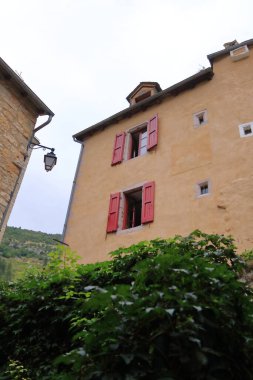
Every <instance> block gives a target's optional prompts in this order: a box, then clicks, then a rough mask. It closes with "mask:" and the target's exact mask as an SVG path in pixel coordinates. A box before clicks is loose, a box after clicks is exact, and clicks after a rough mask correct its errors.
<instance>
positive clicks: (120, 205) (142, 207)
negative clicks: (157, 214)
mask: <svg viewBox="0 0 253 380" xmlns="http://www.w3.org/2000/svg"><path fill="white" fill-rule="evenodd" d="M154 193H155V183H154V182H147V183H145V184H144V185H143V186H142V187H138V188H134V189H131V190H128V191H125V192H123V193H121V194H120V193H116V194H111V196H110V204H109V214H108V222H107V232H115V231H117V229H118V226H120V227H119V228H120V229H121V228H122V229H130V228H134V227H138V226H140V225H142V224H145V223H150V222H153V220H154ZM120 209H121V210H122V211H120ZM121 218H122V219H121Z"/></svg>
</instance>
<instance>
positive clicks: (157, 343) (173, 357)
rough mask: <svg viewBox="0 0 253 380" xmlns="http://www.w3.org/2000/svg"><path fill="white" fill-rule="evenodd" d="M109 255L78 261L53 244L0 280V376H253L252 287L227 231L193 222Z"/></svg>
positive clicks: (162, 379) (62, 379)
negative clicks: (36, 261)
mask: <svg viewBox="0 0 253 380" xmlns="http://www.w3.org/2000/svg"><path fill="white" fill-rule="evenodd" d="M112 257H113V259H112V260H111V261H109V262H104V263H98V264H90V265H85V266H84V265H77V261H76V260H77V258H76V255H75V254H74V253H72V252H71V251H70V250H68V249H66V248H65V247H59V248H58V249H57V251H56V252H55V253H53V254H52V255H51V259H50V261H49V263H48V265H47V267H46V268H45V269H43V270H41V271H39V270H33V271H32V272H31V271H30V272H29V273H27V275H26V277H25V278H24V279H23V280H20V281H18V282H16V283H13V284H9V285H8V284H6V283H2V284H1V285H0V326H1V329H0V352H1V356H0V380H4V379H6V380H12V379H17V380H19V379H22V377H16V378H15V377H13V376H14V374H15V376H21V375H22V376H23V378H24V379H29V380H30V379H32V380H37V379H38V380H72V379H73V380H109V379H110V380H121V379H122V380H131V379H133V380H135V379H147V380H148V379H150V380H151V379H152V380H166V379H167V380H184V379H186V380H202V379H206V380H215V379H216V380H219V379H220V380H223V379H224V380H227V379H231V380H252V379H253V363H252V357H253V340H252V337H253V298H252V291H251V290H250V289H249V288H248V287H247V286H246V285H245V284H244V283H242V282H241V281H240V273H241V270H242V268H243V265H244V264H243V261H242V260H241V259H240V258H239V257H238V256H237V255H236V252H235V247H234V243H233V239H232V238H231V237H224V236H220V235H207V234H204V233H202V232H200V231H194V232H193V233H192V234H190V235H189V236H187V237H181V236H176V237H175V238H171V239H155V240H152V241H145V242H141V243H139V244H136V245H132V246H130V247H128V248H120V249H118V250H116V251H114V252H113V253H112ZM10 358H11V359H10ZM11 370H12V371H14V372H13V373H12V374H11V372H10V371H11ZM15 371H16V372H15ZM18 371H20V373H19V372H18ZM22 371H23V372H22ZM11 376H12V377H11Z"/></svg>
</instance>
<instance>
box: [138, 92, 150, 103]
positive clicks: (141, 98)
mask: <svg viewBox="0 0 253 380" xmlns="http://www.w3.org/2000/svg"><path fill="white" fill-rule="evenodd" d="M150 96H151V91H146V92H144V94H141V95H139V96H137V97H136V98H135V103H138V102H140V101H141V100H144V99H146V98H149V97H150Z"/></svg>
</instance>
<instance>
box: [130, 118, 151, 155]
mask: <svg viewBox="0 0 253 380" xmlns="http://www.w3.org/2000/svg"><path fill="white" fill-rule="evenodd" d="M129 133H130V141H129V156H128V158H129V159H131V158H135V157H138V156H143V155H144V154H145V153H147V151H148V150H150V149H152V148H153V147H155V146H156V145H157V140H158V117H157V115H155V116H154V117H152V118H151V119H150V120H149V121H148V122H147V123H145V124H144V125H141V126H139V127H137V128H134V129H132V130H130V132H129Z"/></svg>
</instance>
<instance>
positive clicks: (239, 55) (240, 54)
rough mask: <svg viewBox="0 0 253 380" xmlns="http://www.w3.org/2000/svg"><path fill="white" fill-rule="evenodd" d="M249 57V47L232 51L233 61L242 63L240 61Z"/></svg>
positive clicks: (241, 47)
mask: <svg viewBox="0 0 253 380" xmlns="http://www.w3.org/2000/svg"><path fill="white" fill-rule="evenodd" d="M248 56H249V49H248V46H247V45H244V46H240V47H239V48H237V49H234V50H231V52H230V57H231V59H232V61H234V62H236V61H240V59H243V58H246V57H248Z"/></svg>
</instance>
